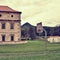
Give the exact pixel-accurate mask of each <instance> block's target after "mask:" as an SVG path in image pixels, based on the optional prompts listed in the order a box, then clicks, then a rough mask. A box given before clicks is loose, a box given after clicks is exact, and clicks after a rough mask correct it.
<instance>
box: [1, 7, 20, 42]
mask: <svg viewBox="0 0 60 60" xmlns="http://www.w3.org/2000/svg"><path fill="white" fill-rule="evenodd" d="M20 24H21V12H19V11H15V10H13V9H11V8H10V7H8V6H0V42H12V41H20V40H21V27H20V26H21V25H20Z"/></svg>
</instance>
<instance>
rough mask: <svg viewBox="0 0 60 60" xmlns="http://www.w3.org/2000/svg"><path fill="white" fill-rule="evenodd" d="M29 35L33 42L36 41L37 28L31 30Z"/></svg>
mask: <svg viewBox="0 0 60 60" xmlns="http://www.w3.org/2000/svg"><path fill="white" fill-rule="evenodd" d="M29 35H30V38H31V39H32V40H33V39H36V33H35V28H32V27H31V28H30V30H29Z"/></svg>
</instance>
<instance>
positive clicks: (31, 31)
mask: <svg viewBox="0 0 60 60" xmlns="http://www.w3.org/2000/svg"><path fill="white" fill-rule="evenodd" d="M43 28H44V29H45V30H46V32H47V36H60V26H55V27H48V26H43ZM36 30H37V27H36V26H33V25H31V24H29V23H25V24H24V25H22V26H21V36H23V37H30V38H31V39H36V36H39V35H41V36H45V33H44V31H43V32H42V33H41V34H39V33H37V31H36Z"/></svg>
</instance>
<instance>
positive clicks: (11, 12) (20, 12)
mask: <svg viewBox="0 0 60 60" xmlns="http://www.w3.org/2000/svg"><path fill="white" fill-rule="evenodd" d="M0 12H8V13H20V14H21V13H22V12H19V11H0Z"/></svg>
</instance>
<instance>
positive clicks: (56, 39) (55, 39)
mask: <svg viewBox="0 0 60 60" xmlns="http://www.w3.org/2000/svg"><path fill="white" fill-rule="evenodd" d="M47 40H48V41H49V42H51V43H53V42H60V36H50V37H49V38H48V39H47Z"/></svg>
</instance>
